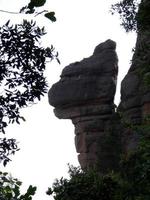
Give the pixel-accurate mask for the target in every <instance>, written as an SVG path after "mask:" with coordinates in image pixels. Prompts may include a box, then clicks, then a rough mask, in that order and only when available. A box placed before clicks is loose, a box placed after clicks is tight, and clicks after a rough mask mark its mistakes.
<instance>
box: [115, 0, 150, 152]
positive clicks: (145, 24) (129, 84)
mask: <svg viewBox="0 0 150 200" xmlns="http://www.w3.org/2000/svg"><path fill="white" fill-rule="evenodd" d="M149 11H150V1H149V0H143V1H142V2H141V4H140V7H139V11H138V21H137V28H138V31H137V41H136V46H135V51H134V54H133V58H132V64H131V67H130V69H129V71H128V73H127V75H126V76H125V78H124V79H123V81H122V84H121V103H120V105H119V107H118V112H120V113H121V116H122V122H123V124H124V125H125V126H124V127H125V131H124V132H123V134H122V136H123V137H122V139H123V143H124V145H123V146H124V148H125V151H131V150H132V149H134V148H135V147H136V146H137V143H138V139H139V136H138V134H137V133H136V131H134V130H133V128H130V127H131V126H132V127H133V126H137V125H141V124H143V123H145V120H146V118H149V117H150V24H149V21H148V19H149V18H150V12H149ZM143 13H144V15H143ZM148 121H149V123H150V118H149V120H148ZM146 123H147V122H146ZM127 127H128V128H127Z"/></svg>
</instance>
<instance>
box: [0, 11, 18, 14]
mask: <svg viewBox="0 0 150 200" xmlns="http://www.w3.org/2000/svg"><path fill="white" fill-rule="evenodd" d="M0 12H4V13H8V14H20V13H19V12H11V11H6V10H0Z"/></svg>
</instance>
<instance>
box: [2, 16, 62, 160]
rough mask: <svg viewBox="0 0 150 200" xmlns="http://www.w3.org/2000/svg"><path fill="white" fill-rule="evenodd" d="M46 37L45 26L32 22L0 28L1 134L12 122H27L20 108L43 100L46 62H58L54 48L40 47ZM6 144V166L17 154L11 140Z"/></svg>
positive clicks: (45, 83)
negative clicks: (44, 36)
mask: <svg viewBox="0 0 150 200" xmlns="http://www.w3.org/2000/svg"><path fill="white" fill-rule="evenodd" d="M45 34H46V33H45V30H44V27H43V28H39V27H38V26H36V23H35V22H33V21H31V22H28V21H26V20H24V21H23V23H22V24H17V25H14V26H13V25H9V21H8V22H7V23H6V24H5V25H3V26H2V27H0V70H1V71H0V132H3V133H5V128H6V127H7V126H8V124H10V123H14V122H16V123H18V124H20V120H25V119H24V117H23V116H21V115H20V109H21V108H24V107H27V106H28V105H30V104H33V103H34V102H35V101H37V100H40V99H41V96H43V95H44V93H46V92H47V89H48V85H47V81H46V78H45V77H44V71H45V67H46V61H48V60H47V59H49V61H51V60H53V59H54V58H56V59H57V60H58V53H55V50H54V47H53V46H51V47H47V48H44V47H41V46H40V39H41V37H42V36H43V35H45ZM58 62H59V60H58ZM3 141H4V140H3V139H0V144H1V146H0V148H1V149H2V148H3V147H4V146H5V149H3V150H2V151H0V161H1V159H4V158H5V159H4V162H5V164H6V163H7V162H6V161H9V160H10V159H9V158H8V155H9V154H10V152H11V153H14V152H15V150H16V149H17V148H16V144H15V140H12V139H10V140H8V141H7V142H5V145H2V144H3ZM5 141H6V139H5ZM10 141H11V145H9V144H10ZM12 141H13V142H12ZM6 144H7V145H6ZM1 149H0V150H1Z"/></svg>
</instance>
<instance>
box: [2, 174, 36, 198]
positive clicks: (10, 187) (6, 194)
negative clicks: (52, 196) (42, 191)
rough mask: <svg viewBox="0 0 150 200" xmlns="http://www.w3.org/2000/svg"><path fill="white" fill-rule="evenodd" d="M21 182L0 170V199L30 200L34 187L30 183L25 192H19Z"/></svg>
mask: <svg viewBox="0 0 150 200" xmlns="http://www.w3.org/2000/svg"><path fill="white" fill-rule="evenodd" d="M21 185H22V183H21V182H20V181H19V180H18V179H15V178H13V177H12V176H10V175H9V174H8V173H5V172H0V199H1V200H32V196H33V195H34V194H35V191H36V187H33V186H32V185H30V186H29V187H28V189H27V192H26V193H25V194H21V193H20V187H21Z"/></svg>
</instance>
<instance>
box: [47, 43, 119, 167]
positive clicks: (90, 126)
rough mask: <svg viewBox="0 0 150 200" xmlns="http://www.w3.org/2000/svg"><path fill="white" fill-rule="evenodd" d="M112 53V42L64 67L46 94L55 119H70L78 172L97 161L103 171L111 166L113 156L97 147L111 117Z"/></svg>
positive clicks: (114, 77)
mask: <svg viewBox="0 0 150 200" xmlns="http://www.w3.org/2000/svg"><path fill="white" fill-rule="evenodd" d="M115 49H116V43H115V42H114V41H112V40H107V41H105V42H103V43H101V44H100V45H98V46H97V47H96V48H95V50H94V53H93V55H92V56H90V57H89V58H85V59H83V60H82V61H80V62H75V63H72V64H70V65H68V66H67V67H65V68H64V70H63V71H62V74H61V79H60V81H58V82H57V83H55V84H54V85H53V86H52V88H51V89H50V90H49V103H50V104H51V105H52V106H54V107H55V109H54V113H55V115H56V116H57V117H58V118H61V119H71V120H72V122H73V124H74V126H75V146H76V150H77V153H78V154H79V155H78V159H79V162H80V164H81V167H82V168H88V167H90V166H94V165H97V163H99V160H101V163H100V165H101V166H102V168H103V169H107V168H111V167H112V165H113V164H112V163H113V156H114V154H112V152H111V151H110V150H109V151H107V152H106V149H105V147H102V146H101V147H100V145H99V144H100V143H104V141H105V134H107V132H108V127H109V124H111V119H112V116H113V115H114V113H115V105H114V102H113V101H114V95H115V91H116V82H117V74H118V65H117V63H118V58H117V55H116V51H115ZM104 146H105V145H104ZM104 152H105V153H104ZM102 155H103V156H102ZM104 157H107V158H108V157H109V159H106V158H104Z"/></svg>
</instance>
